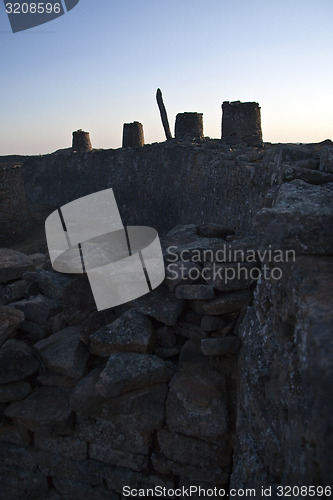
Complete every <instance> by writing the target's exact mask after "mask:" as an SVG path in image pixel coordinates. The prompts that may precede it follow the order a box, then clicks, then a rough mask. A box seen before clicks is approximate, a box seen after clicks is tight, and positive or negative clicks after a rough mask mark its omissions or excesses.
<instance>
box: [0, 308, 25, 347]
mask: <svg viewBox="0 0 333 500" xmlns="http://www.w3.org/2000/svg"><path fill="white" fill-rule="evenodd" d="M23 321H24V314H23V312H22V311H18V310H16V309H13V308H12V307H7V306H2V307H0V346H1V345H2V344H3V343H4V342H5V341H6V340H7V339H8V338H10V337H11V336H13V335H14V333H15V331H16V330H17V328H18V327H19V326H20V325H22V323H23Z"/></svg>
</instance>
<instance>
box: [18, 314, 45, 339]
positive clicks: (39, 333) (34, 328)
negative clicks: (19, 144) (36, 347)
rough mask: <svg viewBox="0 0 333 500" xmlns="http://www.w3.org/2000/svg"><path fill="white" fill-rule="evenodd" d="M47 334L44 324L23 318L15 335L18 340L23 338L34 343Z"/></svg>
mask: <svg viewBox="0 0 333 500" xmlns="http://www.w3.org/2000/svg"><path fill="white" fill-rule="evenodd" d="M20 312H21V311H20ZM47 334H48V330H47V327H46V326H45V325H38V324H37V323H34V322H33V321H26V320H25V321H23V323H22V325H20V327H19V332H17V334H16V336H17V337H18V338H19V339H20V340H24V341H26V342H27V343H31V344H35V343H36V342H38V341H39V340H41V339H43V338H44V337H46V336H47Z"/></svg>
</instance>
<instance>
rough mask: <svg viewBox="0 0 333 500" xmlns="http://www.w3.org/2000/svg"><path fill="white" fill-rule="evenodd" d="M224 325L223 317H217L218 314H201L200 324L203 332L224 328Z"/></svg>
mask: <svg viewBox="0 0 333 500" xmlns="http://www.w3.org/2000/svg"><path fill="white" fill-rule="evenodd" d="M225 325H226V323H225V321H224V319H222V318H219V317H218V316H203V318H202V319H201V325H200V326H201V329H202V330H203V331H204V332H213V331H215V330H219V329H221V328H224V327H225Z"/></svg>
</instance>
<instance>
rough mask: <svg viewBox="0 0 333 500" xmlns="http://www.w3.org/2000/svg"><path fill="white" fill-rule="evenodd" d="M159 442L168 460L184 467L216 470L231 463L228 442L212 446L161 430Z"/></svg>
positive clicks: (220, 441) (221, 441)
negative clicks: (191, 466)
mask: <svg viewBox="0 0 333 500" xmlns="http://www.w3.org/2000/svg"><path fill="white" fill-rule="evenodd" d="M157 441H158V444H159V448H160V450H161V452H162V453H163V454H164V455H165V457H166V458H168V459H171V460H173V461H175V462H178V463H181V464H184V465H194V466H197V467H203V468H204V467H207V468H209V469H214V468H219V467H225V466H227V465H229V464H230V461H231V446H230V443H228V441H227V440H223V439H222V440H219V442H217V443H216V444H211V443H206V442H205V441H202V440H198V439H194V438H191V437H188V436H184V435H182V434H178V433H175V432H170V431H169V430H167V429H161V430H159V431H158V432H157Z"/></svg>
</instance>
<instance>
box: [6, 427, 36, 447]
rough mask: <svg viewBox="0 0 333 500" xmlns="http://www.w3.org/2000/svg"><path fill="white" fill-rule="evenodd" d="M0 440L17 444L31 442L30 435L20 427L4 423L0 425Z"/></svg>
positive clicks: (21, 444)
mask: <svg viewBox="0 0 333 500" xmlns="http://www.w3.org/2000/svg"><path fill="white" fill-rule="evenodd" d="M0 441H2V442H5V443H12V444H17V445H19V446H29V445H30V443H31V435H30V433H29V432H28V431H26V430H25V429H22V428H21V427H17V426H15V425H8V424H4V425H1V426H0Z"/></svg>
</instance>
